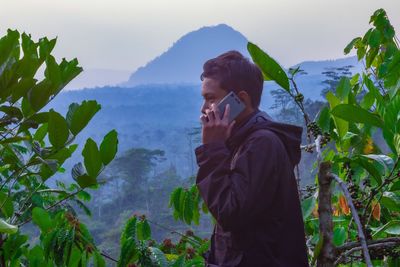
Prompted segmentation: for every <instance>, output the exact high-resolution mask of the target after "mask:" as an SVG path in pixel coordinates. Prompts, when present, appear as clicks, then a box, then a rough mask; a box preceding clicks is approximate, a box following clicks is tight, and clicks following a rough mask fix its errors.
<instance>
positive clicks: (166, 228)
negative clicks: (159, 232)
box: [146, 218, 202, 245]
mask: <svg viewBox="0 0 400 267" xmlns="http://www.w3.org/2000/svg"><path fill="white" fill-rule="evenodd" d="M146 220H147V221H148V222H149V223H152V224H154V225H156V226H158V227H160V228H163V229H165V230H168V231H170V232H171V233H173V234H177V235H179V236H181V237H185V238H187V239H190V240H191V241H193V242H195V243H197V244H198V245H202V244H201V243H200V242H199V241H198V240H196V239H193V238H191V237H189V236H187V235H185V234H182V233H179V232H177V231H175V230H173V229H171V228H168V227H166V226H164V225H161V224H159V223H156V222H153V221H151V220H149V219H148V218H146Z"/></svg>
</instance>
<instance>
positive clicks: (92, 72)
mask: <svg viewBox="0 0 400 267" xmlns="http://www.w3.org/2000/svg"><path fill="white" fill-rule="evenodd" d="M129 75H130V71H127V70H109V69H87V70H86V69H84V70H83V72H82V73H81V74H80V75H78V76H77V77H76V78H75V79H73V80H72V81H71V82H70V83H69V84H68V85H67V86H66V87H65V90H79V89H83V88H94V87H103V86H106V85H108V86H110V85H111V86H112V85H117V84H119V83H121V81H124V80H126V79H128V77H129Z"/></svg>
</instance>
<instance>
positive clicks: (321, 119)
mask: <svg viewBox="0 0 400 267" xmlns="http://www.w3.org/2000/svg"><path fill="white" fill-rule="evenodd" d="M330 122H331V114H330V112H329V108H328V107H324V108H323V109H322V110H321V111H320V113H319V116H318V120H317V123H318V126H319V127H320V128H321V130H322V131H324V132H329V130H330Z"/></svg>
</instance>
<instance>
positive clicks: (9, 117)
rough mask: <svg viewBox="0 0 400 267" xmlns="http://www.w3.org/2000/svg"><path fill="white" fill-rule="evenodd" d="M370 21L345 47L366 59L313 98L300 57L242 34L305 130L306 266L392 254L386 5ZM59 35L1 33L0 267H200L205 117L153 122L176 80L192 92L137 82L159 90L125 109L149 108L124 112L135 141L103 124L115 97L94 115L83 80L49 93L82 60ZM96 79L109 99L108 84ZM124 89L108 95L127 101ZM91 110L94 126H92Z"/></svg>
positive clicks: (395, 159) (395, 262)
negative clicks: (288, 60)
mask: <svg viewBox="0 0 400 267" xmlns="http://www.w3.org/2000/svg"><path fill="white" fill-rule="evenodd" d="M369 23H370V27H371V28H370V29H369V30H368V31H367V32H366V33H364V35H361V36H359V37H355V38H354V39H353V40H350V42H349V44H348V45H347V46H346V47H345V48H344V54H346V55H347V54H349V53H350V52H352V51H353V52H355V53H356V55H357V59H358V61H359V62H360V64H361V65H362V66H363V68H362V70H361V71H355V72H353V71H352V68H353V66H351V65H345V66H341V67H335V68H329V69H326V70H325V71H324V72H323V73H321V74H322V75H324V77H325V80H324V81H323V86H324V90H323V91H322V92H321V96H320V99H309V98H306V97H305V96H304V95H305V94H304V92H303V91H302V88H301V87H300V86H299V83H298V82H297V81H298V80H299V79H300V78H299V77H302V76H304V75H307V73H306V72H305V71H304V70H302V68H301V66H297V67H296V68H290V69H288V70H285V69H283V68H282V67H281V65H280V64H279V63H278V62H277V61H275V60H274V59H273V57H271V55H269V54H267V53H266V52H265V51H263V50H262V49H261V48H260V47H258V46H257V45H255V44H254V43H252V42H249V43H248V44H247V49H248V52H249V54H250V55H251V58H252V60H253V62H254V63H255V64H257V65H258V66H259V68H260V69H261V70H262V73H263V75H264V79H265V81H267V82H273V83H274V84H275V85H276V89H273V90H271V92H270V94H271V96H272V99H271V103H272V106H271V108H272V110H273V111H274V118H275V119H276V120H278V121H282V122H286V123H291V124H296V125H299V126H302V127H303V129H304V131H303V133H304V134H303V138H302V145H301V149H302V161H301V164H300V165H299V166H297V167H296V168H295V170H294V171H295V174H296V179H297V184H298V190H299V194H300V198H301V206H302V213H303V220H304V223H305V232H306V243H307V249H308V251H307V252H308V259H309V263H310V266H368V267H369V266H389V267H396V266H400V237H399V235H400V180H399V178H400V166H399V165H400V164H399V160H400V158H399V153H400V50H399V48H400V45H399V39H398V38H397V36H396V34H395V31H394V28H393V26H392V25H391V24H390V20H389V18H388V16H387V15H386V12H385V10H383V9H378V10H376V11H375V12H374V13H373V14H372V16H371V18H370V21H369ZM55 45H56V39H48V38H47V37H43V38H40V39H39V40H37V41H35V40H33V39H32V38H31V36H30V35H29V34H26V33H20V32H19V31H17V30H11V29H9V30H8V31H7V33H6V34H5V35H4V36H3V37H2V38H1V39H0V155H1V156H0V162H1V163H0V266H121V267H122V266H123V267H125V266H130V267H132V266H145V267H156V266H157V267H158V266H163V267H164V266H168V267H184V266H185V267H186V266H187V267H189V266H204V258H203V256H202V255H203V253H205V252H206V251H207V250H208V249H209V246H210V240H209V237H210V235H211V231H212V227H213V225H214V224H215V223H216V221H215V219H214V218H213V216H212V214H211V213H210V212H209V211H208V210H207V207H206V205H205V203H204V202H203V200H202V199H201V196H200V194H199V192H198V189H197V187H196V184H195V175H196V166H195V160H194V158H193V153H192V151H193V150H194V148H195V147H196V146H197V145H199V144H200V135H201V128H200V127H199V125H198V124H196V123H195V122H193V121H192V114H193V113H190V112H187V113H182V114H181V115H180V116H181V117H180V119H179V120H178V119H175V120H173V121H172V120H168V121H167V120H164V122H154V121H152V118H154V116H160V117H162V116H165V117H168V118H170V117H172V116H173V114H175V113H176V110H173V109H169V106H168V105H169V104H170V103H169V101H170V100H169V99H168V96H169V97H174V96H171V92H174V93H173V94H176V95H179V94H184V95H187V96H188V97H190V96H191V95H192V94H193V92H194V90H196V89H198V88H189V89H190V90H189V89H188V90H182V88H178V89H177V88H163V86H158V87H157V88H156V89H154V88H153V89H154V90H149V89H150V88H146V87H144V88H139V89H138V90H136V91H135V93H134V95H135V94H136V96H137V98H138V99H139V98H140V97H142V96H143V95H145V96H146V98H149V99H151V98H157V97H158V100H157V101H159V102H157V104H153V105H152V106H145V105H144V104H142V103H141V102H140V101H139V100H138V101H137V103H136V106H135V108H134V109H132V110H131V114H129V115H128V116H130V117H132V118H133V117H136V116H137V117H139V115H137V114H139V113H140V111H143V110H146V112H145V113H143V115H140V117H141V118H144V119H145V120H146V123H147V124H140V123H139V122H138V121H134V120H133V121H131V122H126V125H125V126H124V127H126V128H127V129H128V131H131V129H135V130H137V132H135V134H136V135H137V139H136V141H132V140H130V137H129V136H125V134H124V133H123V134H121V133H120V132H118V131H117V130H116V129H114V127H113V123H109V121H112V120H115V122H114V124H115V125H117V124H118V123H119V122H118V121H119V120H121V118H122V117H123V114H124V112H125V109H124V107H123V106H119V107H113V108H112V110H113V112H114V113H113V114H114V115H113V116H112V117H110V118H105V117H100V115H101V114H102V113H101V110H102V105H101V104H100V103H99V101H98V100H94V99H89V98H86V96H85V94H86V92H83V93H82V94H81V97H82V95H83V98H84V99H83V100H79V101H76V99H74V95H73V94H70V95H67V96H68V97H70V98H69V99H70V100H71V102H66V101H65V98H63V100H60V103H61V102H62V103H63V105H61V106H60V105H57V104H54V103H57V99H58V98H60V93H61V91H62V90H63V88H64V87H65V86H66V85H67V84H68V83H69V82H70V81H72V80H73V79H74V78H75V77H76V76H77V75H79V74H80V73H81V72H82V67H80V66H79V62H78V60H77V59H72V60H67V59H65V58H63V59H62V60H61V61H60V62H57V60H56V59H55V57H54V55H53V49H54V47H55ZM38 72H43V78H40V79H37V73H38ZM186 89H187V88H186ZM99 90H104V95H103V96H102V97H103V98H104V99H105V101H106V100H107V94H108V93H109V92H111V91H108V90H106V89H99ZM128 90H129V88H126V89H118V90H117V89H116V90H115V91H114V93H115V92H118V93H119V94H120V96H119V97H120V98H121V101H123V99H124V97H126V95H130V94H131V93H128ZM182 92H184V93H182ZM88 95H89V93H88ZM130 96H132V95H130ZM67 99H68V98H67ZM183 104H184V105H186V106H185V108H187V109H189V107H190V106H196V105H198V103H197V102H196V101H195V100H193V102H185V103H183ZM163 105H165V106H166V107H167V108H166V109H164V110H169V112H170V113H168V112H167V113H162V114H161V112H160V111H159V110H158V109H157V108H158V107H160V106H163ZM59 107H61V108H60V109H58V108H59ZM108 108H109V107H108ZM196 112H197V110H196ZM109 114H110V113H109ZM115 114H119V115H115ZM140 114H142V113H140ZM125 115H127V114H125ZM114 117H115V119H114ZM95 120H99V121H103V124H101V125H100V126H98V128H95V129H94V130H93V131H92V132H93V133H95V134H93V135H90V134H88V132H87V130H88V129H89V127H90V124H91V123H93V121H95ZM123 123H124V122H123ZM152 123H160V124H161V125H162V127H163V130H160V129H157V130H154V129H153V128H152V127H151V125H152ZM163 123H164V124H163ZM182 129H183V130H182ZM122 140H124V141H123V144H124V146H122V147H121V145H120V144H121V143H122ZM150 141H154V142H153V143H152V144H153V145H152V147H145V146H144V145H143V144H148V143H150ZM154 144H156V145H154Z"/></svg>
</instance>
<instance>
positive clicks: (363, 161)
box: [353, 155, 383, 185]
mask: <svg viewBox="0 0 400 267" xmlns="http://www.w3.org/2000/svg"><path fill="white" fill-rule="evenodd" d="M353 162H354V163H356V164H358V165H360V166H361V167H363V168H364V169H365V170H366V171H367V172H368V173H369V174H371V175H372V177H374V178H375V181H376V183H377V184H378V185H381V184H382V176H383V173H381V172H380V171H379V169H378V168H377V167H376V166H375V164H373V163H371V162H370V161H369V159H368V158H366V157H363V156H361V155H360V156H357V157H355V158H354V159H353Z"/></svg>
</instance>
